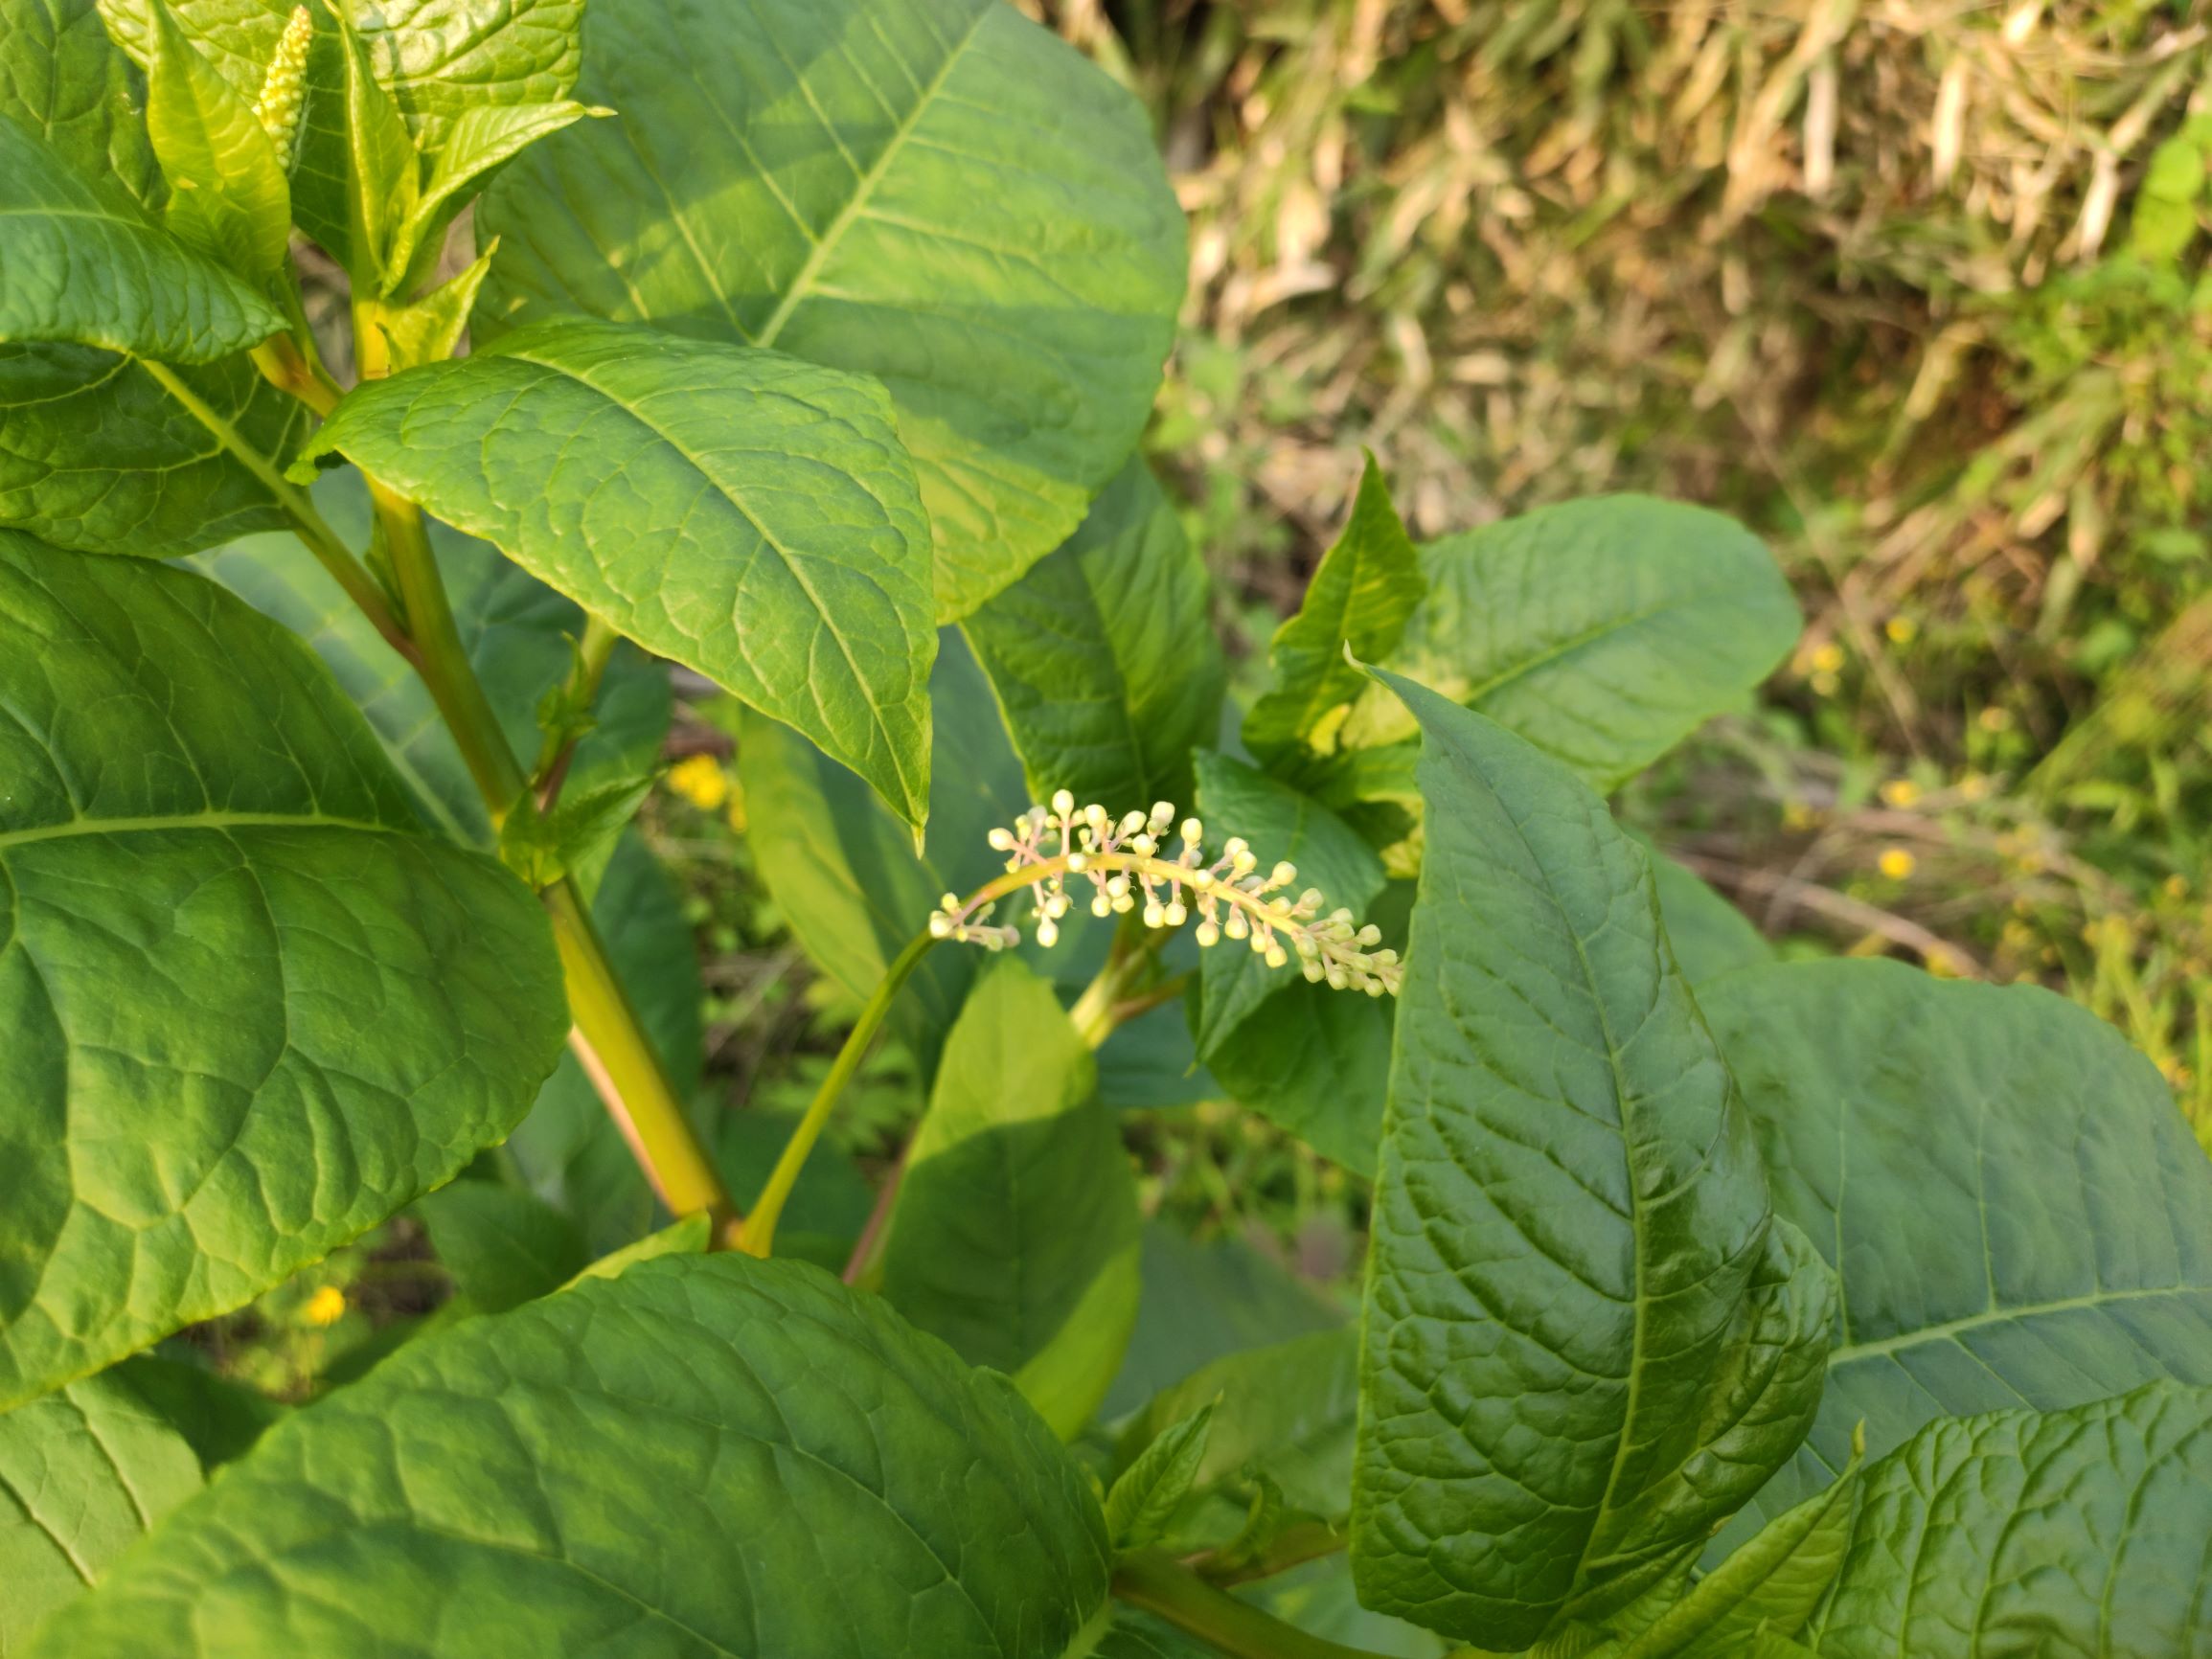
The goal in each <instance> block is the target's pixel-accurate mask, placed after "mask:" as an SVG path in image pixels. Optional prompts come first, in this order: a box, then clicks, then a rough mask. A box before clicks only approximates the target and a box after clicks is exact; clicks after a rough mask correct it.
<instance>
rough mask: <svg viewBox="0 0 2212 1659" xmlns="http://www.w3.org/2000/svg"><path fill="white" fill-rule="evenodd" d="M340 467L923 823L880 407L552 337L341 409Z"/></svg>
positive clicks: (508, 345)
mask: <svg viewBox="0 0 2212 1659" xmlns="http://www.w3.org/2000/svg"><path fill="white" fill-rule="evenodd" d="M339 451H342V452H343V453H345V454H347V455H348V456H350V457H352V458H353V460H355V461H357V462H358V463H360V465H361V466H363V467H364V468H366V469H367V470H369V471H370V472H373V473H375V474H376V476H377V477H379V478H381V479H382V480H383V481H384V482H385V483H387V484H389V485H390V486H391V487H392V488H394V489H399V490H400V491H402V492H403V493H405V494H407V495H408V496H410V497H412V498H413V499H415V500H418V501H420V502H422V505H423V506H424V507H425V508H427V509H428V510H429V511H432V512H434V513H436V514H437V515H438V516H439V517H440V518H443V519H445V521H446V522H447V523H449V524H454V525H458V526H459V527H460V528H461V529H463V530H465V531H467V532H468V533H469V534H473V535H481V536H483V537H484V538H485V539H486V540H488V541H490V542H492V543H493V544H495V545H496V546H498V547H500V548H501V549H503V550H504V551H505V552H506V553H507V554H508V556H509V557H512V558H513V559H514V560H515V561H516V562H517V563H519V564H521V565H522V566H523V567H524V568H525V569H527V570H529V571H531V572H532V573H533V574H535V575H536V576H538V577H540V578H542V579H543V580H546V581H548V582H550V583H551V584H552V585H553V586H554V587H556V588H558V589H559V590H560V591H561V592H562V593H565V594H567V595H568V596H569V597H570V598H571V599H574V600H575V601H577V602H579V603H580V604H582V605H583V606H584V607H585V608H586V609H588V610H590V611H592V612H593V613H594V614H596V615H598V616H601V617H604V619H605V620H606V621H607V622H609V623H611V624H613V625H615V626H616V627H618V628H620V629H621V630H622V631H623V632H624V633H626V634H627V635H629V637H630V638H632V639H634V640H636V641H637V642H638V643H639V644H640V645H642V646H644V647H646V648H648V649H649V650H653V651H657V652H659V653H660V654H661V655H663V656H668V657H673V658H674V659H675V660H676V661H678V662H680V663H683V664H685V665H687V666H688V667H690V668H693V669H696V670H698V671H699V672H701V673H703V674H706V675H707V676H708V677H709V678H711V679H714V680H716V681H718V682H719V683H720V684H721V685H723V686H726V687H727V688H728V689H729V690H730V691H731V692H732V693H735V694H736V695H738V696H739V697H741V698H742V699H743V700H744V701H745V702H747V703H749V704H750V705H752V706H753V707H754V708H757V709H759V710H760V711H761V712H762V713H763V714H765V715H768V716H773V717H774V718H776V719H779V720H782V721H784V722H785V723H786V724H787V725H790V726H792V727H794V728H795V729H797V730H798V731H800V732H802V733H804V734H805V735H806V736H807V737H808V738H809V739H811V740H812V741H813V742H815V743H816V744H818V745H820V746H821V747H822V748H823V749H824V750H825V751H827V752H828V753H829V754H831V755H832V756H833V757H835V758H836V759H837V760H839V761H843V762H844V763H846V764H847V765H850V766H851V767H852V768H853V769H854V770H855V771H856V772H858V773H859V774H860V775H861V776H862V777H863V778H865V779H866V780H867V781H868V783H869V784H871V785H872V786H873V787H874V788H875V789H876V790H877V791H878V793H879V794H881V795H882V797H883V799H884V800H885V801H886V802H887V803H889V804H890V806H891V807H892V808H893V810H895V811H897V812H899V813H900V814H901V816H902V817H903V818H905V819H906V821H907V822H908V823H910V824H913V825H915V826H917V827H919V826H920V825H921V824H922V823H923V821H924V817H925V816H926V812H927V802H928V776H929V700H928V680H929V663H930V659H931V658H932V656H933V655H934V654H935V651H936V635H935V633H934V632H933V631H932V629H931V627H930V625H929V585H928V583H929V576H928V543H927V527H926V524H925V521H924V519H923V516H922V509H921V505H920V502H919V501H918V499H917V498H916V496H915V493H914V480H913V473H912V469H911V467H910V466H909V464H908V462H907V459H906V454H905V451H904V450H903V449H901V447H900V443H899V435H898V433H897V432H896V431H895V430H894V429H893V427H892V424H891V407H890V404H889V402H888V401H887V400H886V399H885V398H884V396H883V393H882V391H881V389H880V388H878V387H876V386H874V385H871V384H870V383H868V382H867V381H864V380H861V379H859V378H857V377H856V376H854V375H842V374H837V373H834V372H832V371H829V370H824V369H817V368H813V367H811V366H810V365H808V364H805V363H800V362H796V361H793V360H792V359H789V358H787V357H781V356H778V355H776V354H775V353H773V352H746V351H741V350H738V349H734V348H729V347H722V346H716V345H711V344H706V343H703V342H696V341H683V340H676V339H673V338H672V337H670V336H667V335H663V334H656V333H653V332H650V330H642V329H622V328H615V327H612V326H609V325H606V324H601V323H582V322H567V323H556V324H548V325H546V326H544V327H542V328H536V329H530V330H523V331H521V332H518V333H513V334H509V335H507V336H505V337H504V338H502V339H501V340H500V341H499V342H498V343H497V344H495V345H493V346H490V347H489V348H486V349H484V350H482V351H478V352H473V353H472V354H471V355H469V356H467V357H466V358H463V359H461V360H459V361H457V362H451V363H432V364H428V365H425V366H424V367H422V368H419V369H411V370H409V371H408V372H407V373H405V374H403V375H395V376H393V377H392V378H391V379H388V380H381V381H376V382H372V383H371V384H368V385H365V386H362V387H359V388H357V389H356V390H355V391H354V392H353V393H352V394H351V395H350V396H349V397H348V398H346V399H345V401H344V402H342V403H340V404H339V406H338V408H337V410H336V411H335V412H334V413H333V414H332V415H331V419H330V420H328V421H327V422H326V423H325V424H324V426H323V428H322V430H321V431H320V432H318V433H317V434H316V435H315V438H314V440H313V442H312V443H310V444H309V445H308V455H310V456H314V455H324V454H330V453H333V452H339Z"/></svg>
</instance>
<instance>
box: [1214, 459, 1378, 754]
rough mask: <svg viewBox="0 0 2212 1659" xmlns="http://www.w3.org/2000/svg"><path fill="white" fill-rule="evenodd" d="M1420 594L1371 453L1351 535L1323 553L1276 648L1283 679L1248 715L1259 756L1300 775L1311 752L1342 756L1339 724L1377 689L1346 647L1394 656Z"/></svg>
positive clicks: (1361, 653) (1371, 656) (1271, 659)
mask: <svg viewBox="0 0 2212 1659" xmlns="http://www.w3.org/2000/svg"><path fill="white" fill-rule="evenodd" d="M1421 596H1422V574H1421V562H1420V558H1419V557H1418V555H1416V553H1415V552H1414V548H1413V543H1412V542H1410V541H1409V540H1407V539H1406V535H1405V526H1404V525H1403V524H1402V523H1400V522H1399V518H1398V510H1397V509H1396V508H1395V507H1393V506H1392V505H1391V504H1390V490H1389V489H1388V487H1387V486H1385V485H1384V484H1383V482H1382V469H1381V468H1380V466H1377V465H1376V464H1375V458H1374V457H1373V456H1372V455H1370V456H1369V457H1368V458H1367V469H1366V470H1365V471H1364V472H1362V473H1361V474H1360V475H1359V493H1358V494H1357V496H1356V497H1354V499H1353V502H1352V516H1351V517H1350V518H1349V519H1348V520H1346V521H1345V525H1344V530H1343V533H1342V534H1340V535H1338V536H1337V538H1336V541H1335V544H1334V546H1332V547H1331V548H1330V549H1329V551H1328V552H1327V553H1325V554H1323V555H1322V556H1321V563H1320V566H1319V567H1318V568H1317V569H1316V570H1315V571H1314V572H1313V580H1311V581H1310V582H1309V583H1307V586H1306V597H1305V599H1304V600H1303V601H1302V602H1300V603H1299V606H1298V612H1297V614H1296V615H1295V616H1293V617H1291V618H1289V620H1288V621H1287V622H1285V623H1284V624H1283V625H1282V626H1281V627H1279V628H1277V629H1276V630H1275V639H1274V642H1273V644H1271V645H1270V646H1269V647H1268V648H1267V662H1268V665H1269V666H1270V667H1271V668H1272V669H1273V670H1274V672H1275V683H1274V685H1273V687H1272V688H1271V689H1270V690H1268V691H1267V692H1266V693H1265V694H1263V695H1262V696H1261V698H1260V699H1259V701H1257V702H1255V703H1254V704H1253V705H1252V708H1251V711H1250V713H1248V714H1247V715H1246V716H1244V741H1245V742H1246V743H1247V744H1249V745H1250V747H1251V750H1252V753H1253V754H1255V755H1257V756H1259V757H1260V759H1261V760H1263V761H1267V762H1269V763H1270V765H1271V766H1275V767H1277V768H1278V769H1286V768H1287V769H1288V770H1289V771H1291V772H1292V773H1293V774H1297V773H1302V772H1303V771H1304V770H1305V769H1306V768H1307V767H1308V766H1309V765H1310V764H1311V760H1310V757H1311V756H1312V755H1327V754H1331V753H1334V750H1335V748H1336V746H1337V729H1338V728H1339V727H1340V726H1341V725H1342V723H1343V721H1344V718H1345V716H1347V715H1349V714H1350V713H1351V712H1352V706H1353V704H1354V703H1355V702H1356V701H1357V699H1358V698H1359V697H1360V696H1361V695H1362V694H1363V693H1367V692H1369V691H1371V690H1372V688H1371V687H1370V686H1369V685H1368V683H1367V681H1366V679H1365V678H1364V677H1362V676H1361V674H1360V672H1359V670H1357V669H1356V668H1354V667H1353V666H1352V665H1351V664H1350V663H1348V662H1346V661H1345V660H1344V651H1345V648H1346V647H1348V646H1349V647H1350V648H1351V649H1352V651H1353V653H1354V654H1355V655H1356V656H1358V657H1360V658H1361V659H1363V660H1365V661H1368V662H1375V661H1377V660H1379V659H1382V658H1385V657H1387V656H1388V655H1389V654H1390V652H1391V651H1393V650H1394V649H1396V648H1397V646H1398V641H1399V638H1400V636H1401V635H1402V633H1403V632H1404V629H1405V622H1406V618H1408V617H1410V616H1411V615H1412V614H1413V612H1414V608H1415V607H1416V606H1417V605H1418V604H1419V603H1420V602H1421Z"/></svg>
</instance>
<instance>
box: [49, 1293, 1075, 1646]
mask: <svg viewBox="0 0 2212 1659" xmlns="http://www.w3.org/2000/svg"><path fill="white" fill-rule="evenodd" d="M672 1530H673V1531H672ZM673 1534H680V1535H681V1537H682V1540H683V1549H682V1552H681V1570H680V1571H678V1570H672V1565H671V1560H672V1557H671V1556H670V1554H669V1539H670V1537H671V1536H672V1535H673ZM1106 1565H1107V1563H1106V1529H1105V1523H1104V1520H1103V1518H1102V1517H1101V1515H1100V1513H1099V1510H1098V1505H1097V1502H1096V1500H1095V1499H1094V1498H1093V1497H1092V1496H1091V1494H1090V1491H1089V1489H1088V1488H1087V1486H1086V1484H1085V1482H1084V1480H1083V1475H1082V1472H1081V1471H1080V1469H1079V1468H1078V1467H1077V1466H1076V1465H1075V1464H1074V1462H1073V1461H1072V1460H1070V1459H1069V1458H1068V1457H1067V1456H1066V1454H1065V1453H1064V1452H1062V1451H1061V1450H1060V1447H1059V1446H1058V1445H1056V1444H1055V1443H1053V1440H1052V1437H1051V1436H1050V1434H1048V1433H1047V1432H1046V1430H1045V1428H1044V1425H1043V1424H1042V1423H1040V1422H1038V1420H1037V1417H1036V1415H1035V1414H1034V1413H1033V1412H1031V1411H1030V1409H1029V1408H1028V1407H1027V1406H1026V1405H1024V1404H1023V1403H1022V1402H1021V1400H1020V1399H1019V1398H1017V1397H1016V1396H1015V1392H1014V1390H1013V1389H1012V1388H1010V1387H1009V1386H1008V1385H1007V1383H1006V1382H1005V1380H1004V1379H1003V1378H1000V1377H995V1376H991V1375H984V1374H979V1373H976V1372H972V1371H970V1370H969V1369H968V1368H967V1367H965V1366H963V1365H962V1364H960V1362H959V1361H958V1360H957V1359H955V1358H954V1356H953V1355H952V1354H951V1353H950V1352H948V1351H947V1350H946V1348H945V1347H944V1346H943V1345H941V1344H939V1343H937V1342H934V1341H932V1340H930V1339H929V1338H927V1337H924V1336H920V1335H918V1334H917V1333H916V1332H914V1331H913V1330H912V1329H909V1328H908V1327H906V1326H905V1325H903V1324H902V1323H901V1321H900V1320H899V1319H898V1318H897V1316H896V1315H894V1314H893V1313H892V1312H891V1311H890V1309H889V1308H887V1307H884V1306H883V1305H882V1303H881V1302H879V1301H878V1300H877V1299H876V1298H874V1297H868V1296H862V1295H860V1294H858V1293H855V1292H854V1291H850V1290H847V1289H846V1288H845V1287H844V1286H842V1285H840V1284H837V1283H836V1282H835V1281H834V1280H832V1278H830V1277H829V1276H828V1275H826V1274H823V1273H822V1272H820V1271H819V1270H818V1269H815V1268H811V1267H807V1266H803V1265H798V1264H794V1263H790V1262H785V1261H753V1260H751V1259H749V1258H746V1257H742V1256H733V1255H720V1256H671V1257H664V1258H662V1259H660V1260H658V1261H648V1262H643V1263H640V1264H639V1265H637V1266H634V1267H632V1268H630V1269H629V1271H627V1272H626V1273H624V1274H623V1275H622V1276H621V1277H620V1278H619V1279H611V1280H610V1279H592V1280H586V1281H584V1282H583V1283H582V1284H578V1285H576V1286H575V1287H574V1288H572V1289H570V1290H567V1291H564V1292H563V1293H562V1294H560V1295H559V1296H552V1297H548V1298H546V1299H544V1300H543V1301H539V1302H534V1303H530V1304H528V1305H527V1306H525V1307H520V1308H517V1309H516V1310H514V1311H513V1312H512V1313H506V1314H499V1315H494V1316H491V1317H488V1318H483V1319H472V1320H467V1321H464V1322H462V1323H460V1324H458V1325H456V1326H453V1327H451V1328H450V1329H446V1330H445V1331H444V1332H442V1333H440V1334H438V1335H435V1336H432V1337H427V1338H424V1339H422V1340H420V1341H418V1342H415V1343H412V1344H410V1345H409V1346H408V1347H407V1348H405V1349H403V1350H401V1351H400V1352H399V1353H398V1354H396V1355H394V1356H393V1357H392V1358H391V1359H389V1360H387V1361H385V1362H384V1364H382V1365H380V1366H379V1367H377V1369H376V1371H375V1372H374V1373H373V1374H372V1375H370V1376H369V1377H368V1378H367V1379H365V1380H364V1381H361V1382H359V1383H356V1384H354V1385H353V1386H352V1387H349V1388H345V1389H341V1390H339V1391H338V1392H336V1393H334V1394H332V1395H331V1397H330V1398H327V1399H325V1400H323V1401H322V1402H320V1403H319V1404H318V1405H316V1407H315V1408H314V1409H313V1410H312V1411H308V1412H303V1413H300V1414H299V1415H298V1416H297V1417H295V1418H293V1419H292V1420H289V1421H287V1422H285V1423H284V1424H283V1425H281V1426H280V1427H278V1428H276V1429H274V1430H272V1431H271V1432H270V1433H269V1434H268V1435H267V1436H266V1437H265V1438H264V1439H263V1440H262V1443H261V1444H260V1445H259V1446H257V1447H256V1448H255V1449H254V1451H253V1452H252V1454H251V1455H250V1456H248V1457H247V1458H245V1459H244V1460H243V1461H241V1462H239V1464H237V1465H234V1466H232V1467H231V1468H230V1469H229V1470H228V1471H227V1472H226V1473H225V1475H224V1476H223V1478H222V1479H221V1480H220V1481H219V1482H217V1484H216V1485H215V1486H214V1487H213V1488H211V1489H209V1490H208V1492H207V1493H206V1494H205V1495H204V1496H203V1497H201V1498H200V1499H198V1500H197V1501H196V1502H195V1503H194V1504H193V1505H191V1506H189V1507H188V1508H187V1509H185V1510H183V1511H180V1512H179V1513H178V1515H177V1517H176V1519H175V1521H174V1523H173V1524H172V1525H171V1526H169V1527H167V1528H165V1529H164V1530H163V1532H162V1533H161V1534H160V1535H159V1536H158V1538H156V1539H154V1540H151V1541H149V1542H148V1545H147V1546H146V1547H145V1548H144V1549H141V1550H138V1551H135V1552H133V1553H132V1555H131V1556H130V1557H129V1558H128V1559H127V1560H125V1561H124V1562H122V1563H120V1564H119V1565H118V1566H117V1568H116V1570H115V1571H114V1572H113V1573H112V1574H111V1575H110V1576H109V1578H108V1579H107V1580H106V1582H105V1583H103V1585H102V1586H101V1587H100V1588H99V1589H98V1590H96V1591H95V1592H94V1593H93V1594H92V1595H90V1596H87V1597H84V1598H83V1599H81V1600H80V1601H79V1602H76V1603H75V1604H74V1605H73V1606H71V1607H70V1608H68V1609H66V1610H65V1611H64V1612H63V1613H62V1614H61V1615H60V1616H59V1617H58V1618H57V1620H55V1621H54V1622H53V1623H52V1624H50V1625H48V1626H47V1629H46V1632H45V1634H44V1636H43V1639H42V1640H41V1642H40V1643H39V1644H38V1645H37V1646H36V1647H34V1649H33V1652H34V1654H35V1655H41V1656H43V1659H57V1656H58V1655H83V1654H90V1653H124V1652H149V1653H161V1654H165V1655H176V1656H177V1659H216V1656H217V1655H220V1656H221V1659H241V1656H245V1655H262V1654H272V1655H273V1654H278V1653H300V1652H311V1653H314V1654H316V1655H318V1656H319V1659H356V1656H359V1659H367V1656H368V1655H372V1654H374V1655H379V1656H381V1655H385V1654H389V1653H392V1652H394V1651H395V1650H404V1651H418V1652H425V1653H427V1652H436V1653H438V1654H439V1655H441V1659H476V1656H479V1655H481V1656H483V1659H508V1656H510V1655H513V1654H516V1653H556V1652H561V1653H574V1652H614V1651H621V1652H623V1653H626V1654H635V1655H640V1656H643V1655H667V1656H669V1659H674V1656H676V1655H684V1656H687V1659H688V1656H691V1655H710V1654H721V1655H726V1656H729V1659H796V1656H800V1655H804V1656H807V1659H816V1656H819V1659H881V1656H883V1655H887V1654H895V1653H913V1654H924V1653H925V1654H928V1655H930V1656H931V1659H1060V1655H1061V1654H1062V1653H1063V1652H1064V1650H1065V1649H1066V1648H1067V1646H1068V1643H1069V1640H1070V1638H1071V1637H1072V1636H1073V1635H1074V1634H1075V1632H1076V1631H1077V1630H1078V1629H1079V1628H1081V1627H1082V1626H1083V1625H1085V1624H1086V1623H1087V1622H1088V1621H1089V1620H1090V1619H1091V1617H1092V1616H1093V1615H1094V1614H1095V1613H1096V1612H1097V1611H1098V1609H1099V1608H1100V1607H1101V1606H1102V1605H1103V1603H1104V1602H1105V1600H1106Z"/></svg>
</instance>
